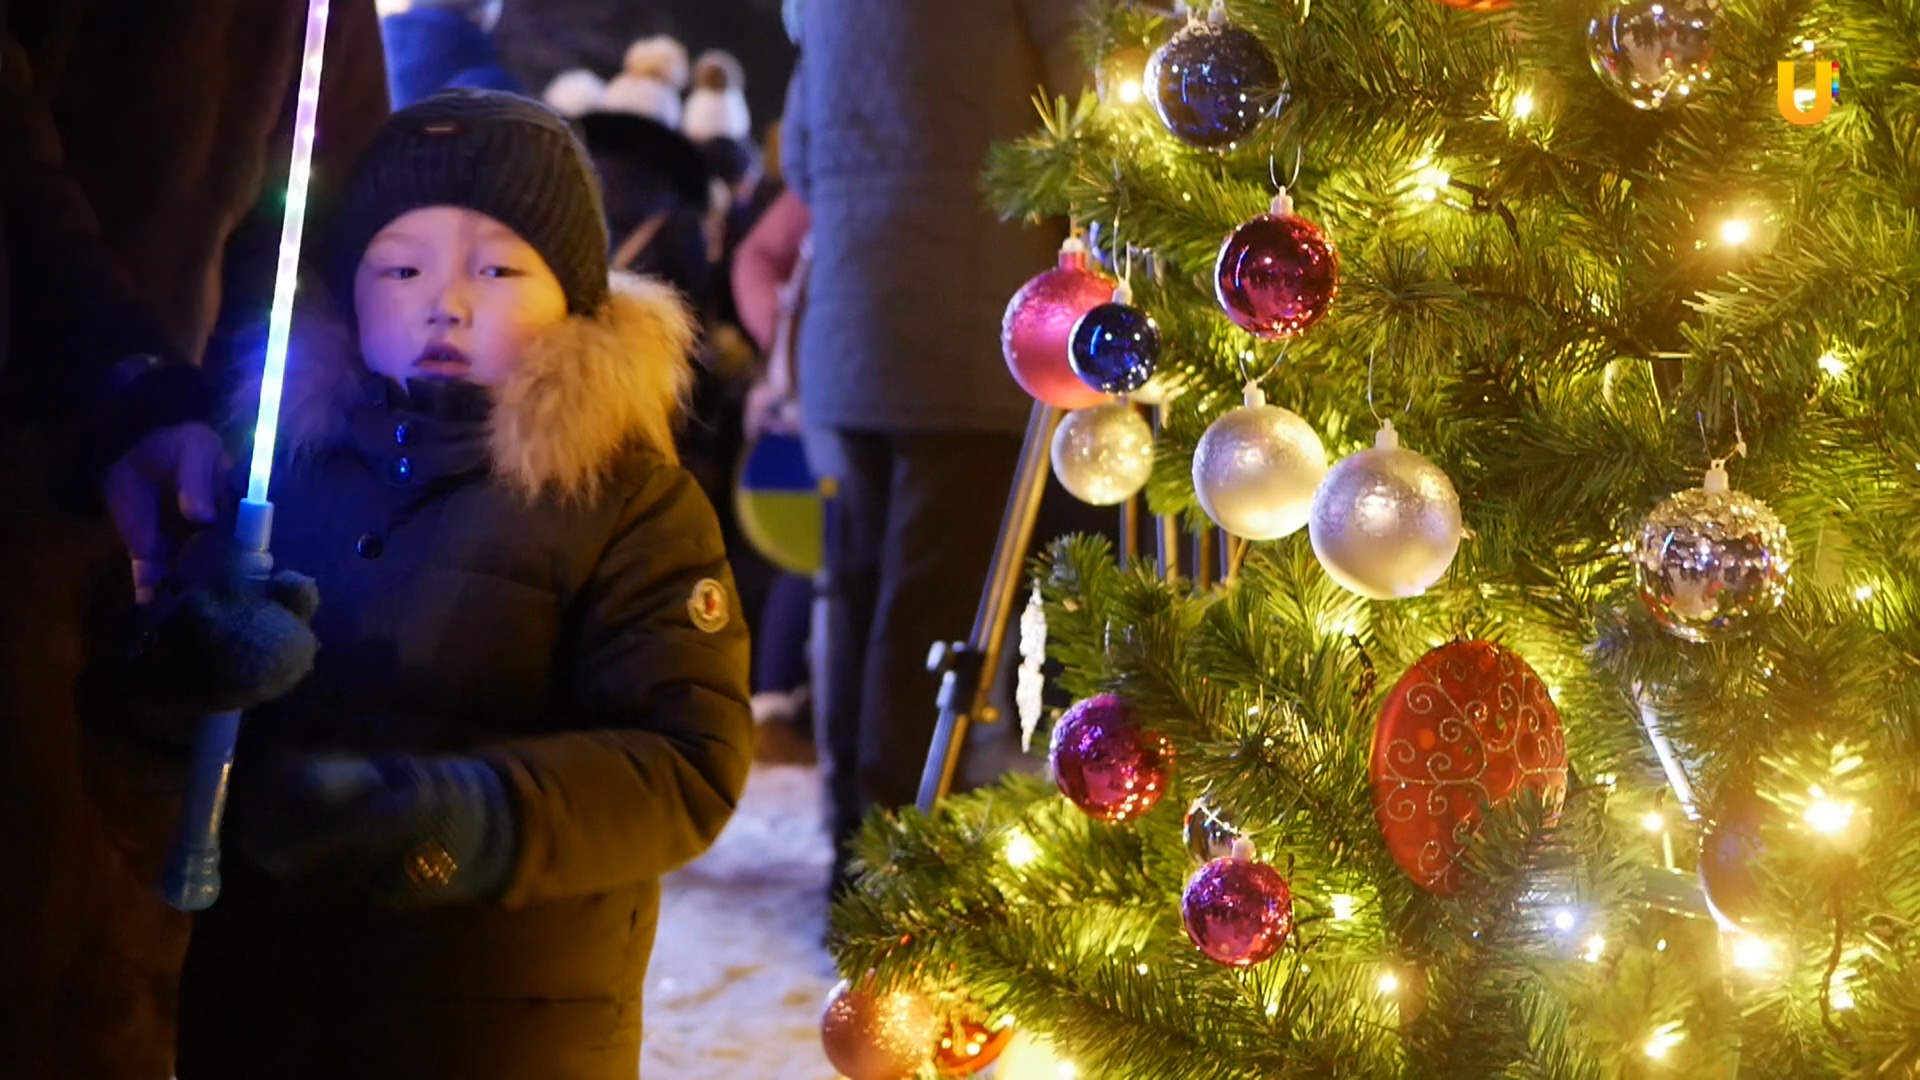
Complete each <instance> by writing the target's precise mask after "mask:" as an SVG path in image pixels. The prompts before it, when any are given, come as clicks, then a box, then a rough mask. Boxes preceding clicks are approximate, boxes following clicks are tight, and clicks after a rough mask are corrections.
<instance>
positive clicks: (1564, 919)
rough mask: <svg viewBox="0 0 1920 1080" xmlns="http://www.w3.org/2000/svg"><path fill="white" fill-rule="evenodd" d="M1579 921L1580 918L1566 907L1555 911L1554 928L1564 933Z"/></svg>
mask: <svg viewBox="0 0 1920 1080" xmlns="http://www.w3.org/2000/svg"><path fill="white" fill-rule="evenodd" d="M1578 921H1579V920H1578V919H1576V918H1574V915H1573V912H1571V911H1568V910H1567V909H1565V908H1561V909H1560V910H1559V911H1556V912H1554V913H1553V928H1554V929H1555V930H1558V931H1560V932H1561V933H1563V934H1564V933H1566V932H1567V931H1569V930H1571V929H1573V927H1574V924H1575V923H1576V922H1578Z"/></svg>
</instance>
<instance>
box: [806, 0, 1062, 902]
mask: <svg viewBox="0 0 1920 1080" xmlns="http://www.w3.org/2000/svg"><path fill="white" fill-rule="evenodd" d="M1078 7H1079V3H1078V0H975V2H972V3H912V4H903V3H899V2H898V0H805V3H804V5H802V10H801V11H799V12H798V15H799V18H798V19H797V20H795V21H797V23H798V26H799V30H800V35H799V36H800V46H801V60H800V68H799V70H798V72H797V73H796V75H795V77H794V81H793V83H792V85H791V87H790V88H789V91H788V108H787V114H786V118H785V142H784V145H783V152H784V155H785V168H786V172H787V176H788V178H789V181H790V182H791V183H792V184H793V186H794V187H795V189H796V190H797V191H798V193H799V195H800V197H801V198H802V199H804V200H805V201H806V203H807V205H808V206H809V207H810V208H811V210H812V212H813V245H814V260H813V269H812V272H811V275H810V277H809V279H808V286H807V311H806V315H805V317H804V318H803V319H802V320H801V326H800V338H799V346H798V350H797V351H798V371H799V384H800V393H801V397H802V399H803V402H804V414H805V426H806V434H807V443H808V453H809V456H810V457H812V458H814V459H815V460H814V466H815V471H816V472H817V473H819V474H821V475H826V476H832V477H833V478H834V479H835V480H837V482H838V484H837V486H838V497H837V499H836V500H835V504H834V505H835V510H834V513H833V517H832V520H831V523H830V527H829V530H828V535H829V541H828V546H827V555H826V562H827V574H828V578H829V581H830V590H831V596H832V598H833V599H834V600H835V602H836V606H837V608H838V612H837V625H836V630H835V633H834V634H833V635H832V637H833V644H832V648H831V650H830V653H831V658H830V660H829V663H830V665H831V667H830V674H829V677H828V679H827V684H828V693H827V700H825V701H824V702H823V703H822V711H821V716H822V720H821V725H822V727H823V729H824V730H823V732H822V735H823V739H822V741H823V743H824V744H825V748H826V751H827V758H828V761H827V764H828V775H829V790H830V792H831V795H832V800H833V812H834V819H835V822H834V823H835V829H836V838H837V840H839V841H840V843H839V844H838V845H837V850H839V851H840V852H841V855H840V859H839V860H838V861H837V862H836V866H837V867H838V868H840V869H839V872H837V873H836V878H835V882H836V887H838V886H839V885H840V884H842V883H843V882H844V878H845V874H844V859H845V854H844V851H845V844H844V842H845V841H846V839H847V838H848V837H849V836H850V835H851V834H852V833H853V832H854V831H855V829H856V828H857V827H858V825H859V822H860V819H861V818H862V817H863V816H864V814H865V813H866V812H867V811H868V810H870V809H872V808H874V807H895V806H901V805H906V804H909V803H911V802H913V800H914V796H915V794H916V792H917V789H918V786H919V778H920V772H921V768H922V765H923V764H924V762H925V760H926V755H927V747H928V743H929V741H930V739H931V737H932V732H933V727H934V722H935V720H936V719H937V712H936V710H935V707H934V694H935V692H936V690H937V689H938V687H937V685H936V683H935V680H934V677H933V676H932V675H930V674H929V673H928V672H927V670H926V667H925V665H926V657H927V650H928V647H929V646H930V645H931V644H932V643H933V642H935V641H942V640H956V639H959V638H961V637H964V636H965V634H966V632H967V629H968V627H969V626H970V624H971V622H972V618H973V614H974V609H975V607H976V606H977V604H978V602H979V590H980V587H981V585H982V583H983V581H984V578H985V575H986V571H987V567H988V564H989V562H990V560H991V558H992V554H993V547H994V541H995V538H996V535H997V531H998V526H999V521H1000V513H1001V508H1002V506H1003V505H1004V504H1005V501H1006V497H1007V490H1008V486H1009V485H1010V483H1011V482H1012V478H1013V473H1014V467H1015V464H1016V462H1017V461H1018V459H1019V454H1020V443H1021V435H1022V433H1023V432H1024V430H1025V427H1026V423H1027V418H1028V415H1029V412H1030V410H1031V408H1032V406H1033V401H1032V399H1031V398H1029V397H1027V395H1026V394H1025V393H1024V392H1023V391H1022V390H1021V389H1020V387H1019V386H1018V385H1016V384H1015V383H1014V381H1013V379H1012V378H1011V377H1010V376H1009V375H1008V374H1007V371H1006V367H1005V364H1004V362H1003V361H1002V359H1001V356H1000V346H999V333H1000V318H1001V314H1002V312H1003V311H1004V310H1005V308H1006V304H1007V298H1008V297H1010V296H1012V295H1013V293H1014V291H1015V290H1017V289H1018V288H1019V287H1020V285H1021V283H1022V282H1024V281H1025V280H1026V279H1027V278H1029V277H1031V276H1032V275H1033V274H1035V273H1037V272H1039V271H1041V270H1043V269H1045V268H1047V267H1048V266H1050V265H1052V264H1053V262H1054V259H1055V253H1056V252H1057V251H1058V249H1059V244H1060V240H1061V237H1062V235H1063V232H1062V231H1061V230H1058V229H1042V228H1035V227H1030V226H1023V225H1021V224H1019V223H1016V222H1003V221H1000V220H998V219H997V218H996V217H995V216H994V215H993V214H992V213H991V211H990V210H989V209H988V208H987V206H986V203H985V200H984V198H983V196H982V193H981V187H980V175H981V171H982V170H983V168H984V167H985V164H986V156H987V151H988V148H989V147H990V146H992V145H993V144H994V143H997V142H1002V141H1006V140H1010V139H1014V138H1017V137H1019V136H1020V135H1022V134H1024V133H1026V132H1027V131H1028V130H1029V129H1030V128H1031V127H1032V126H1033V124H1034V112H1033V106H1032V104H1031V101H1032V97H1033V95H1034V93H1035V92H1036V91H1037V90H1042V89H1044V91H1045V92H1046V93H1048V94H1056V93H1065V94H1072V93H1075V92H1077V90H1078V88H1079V87H1080V86H1081V85H1083V84H1084V83H1085V81H1086V78H1087V72H1086V66H1085V64H1084V63H1082V61H1081V60H1080V58H1079V56H1078V55H1077V53H1076V51H1075V48H1074V45H1073V41H1072V37H1073V33H1074V30H1075V26H1076V12H1077V10H1078Z"/></svg>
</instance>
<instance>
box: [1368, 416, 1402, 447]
mask: <svg viewBox="0 0 1920 1080" xmlns="http://www.w3.org/2000/svg"><path fill="white" fill-rule="evenodd" d="M1373 448H1374V449H1375V450H1398V449H1400V433H1399V432H1397V431H1395V430H1393V421H1392V420H1382V421H1380V433H1379V434H1378V435H1375V436H1374V437H1373Z"/></svg>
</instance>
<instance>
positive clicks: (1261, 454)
mask: <svg viewBox="0 0 1920 1080" xmlns="http://www.w3.org/2000/svg"><path fill="white" fill-rule="evenodd" d="M1326 475H1327V449H1326V447H1324V446H1322V445H1321V444H1320V436H1319V434H1318V433H1317V432H1315V431H1314V430H1313V426H1312V425H1310V424H1308V423H1307V422H1306V421H1305V420H1302V419H1301V418H1300V417H1299V416H1298V415H1297V414H1295V413H1293V412H1290V411H1289V410H1286V409H1282V408H1280V407H1279V406H1277V405H1269V404H1267V396H1266V395H1265V394H1264V393H1262V392H1261V391H1260V388H1259V387H1257V386H1249V387H1247V396H1246V404H1245V405H1242V406H1240V407H1239V408H1236V409H1232V410H1229V411H1228V412H1227V413H1226V414H1225V415H1223V416H1221V417H1220V418H1219V419H1218V420H1215V421H1214V422H1213V424H1212V426H1210V427H1208V428H1207V430H1206V433H1205V434H1203V435H1201V436H1200V444H1199V445H1198V446H1197V447H1195V448H1194V451H1193V489H1194V493H1195V494H1196V495H1198V496H1199V497H1200V508H1201V509H1203V510H1205V511H1206V512H1207V516H1208V517H1210V518H1212V519H1213V523H1214V524H1216V525H1218V526H1220V527H1221V528H1223V529H1225V530H1227V531H1228V532H1230V533H1232V534H1234V535H1235V536H1239V537H1244V538H1246V539H1248V540H1275V539H1278V538H1280V537H1282V536H1286V535H1288V534H1290V533H1295V532H1298V531H1299V530H1300V528H1301V527H1302V526H1304V525H1305V524H1306V523H1307V512H1308V510H1309V509H1310V508H1311V507H1312V505H1313V492H1314V489H1315V488H1318V487H1319V486H1320V479H1321V477H1324V476H1326Z"/></svg>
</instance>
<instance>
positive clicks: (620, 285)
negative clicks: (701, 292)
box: [233, 273, 695, 499]
mask: <svg viewBox="0 0 1920 1080" xmlns="http://www.w3.org/2000/svg"><path fill="white" fill-rule="evenodd" d="M612 286H613V291H612V295H611V296H610V297H609V299H608V301H607V303H606V304H605V305H603V306H602V307H601V309H600V311H599V312H598V313H596V314H594V315H591V316H585V315H576V316H572V317H570V318H568V319H567V320H566V321H565V322H563V323H560V324H559V325H557V326H555V327H554V328H552V329H551V330H548V331H547V332H545V333H543V334H541V335H540V336H539V337H538V338H536V339H535V340H534V342H533V343H532V345H530V346H529V348H528V350H527V355H526V357H525V358H524V359H523V361H522V362H521V364H520V367H519V369H518V370H516V371H515V372H514V373H513V375H512V376H510V377H509V378H508V380H507V381H506V382H505V383H503V384H502V385H500V386H499V387H497V388H496V389H495V390H494V392H493V394H492V399H493V408H492V411H491V413H490V414H489V417H488V420H487V444H488V459H489V461H490V462H491V464H492V469H493V474H494V476H495V478H496V479H498V480H499V481H500V482H502V483H503V484H505V485H507V486H508V487H510V488H512V489H513V490H514V491H516V492H518V493H519V494H521V495H522V496H524V497H526V498H528V499H533V498H537V497H539V496H540V495H543V494H548V493H553V494H558V495H560V496H561V497H563V498H576V497H577V498H591V497H592V496H593V495H594V493H595V492H596V491H597V490H598V489H599V485H600V482H601V481H602V480H603V479H605V477H606V474H607V471H608V470H609V469H610V468H611V467H612V466H613V464H614V462H615V460H616V459H617V458H618V457H619V455H620V454H621V453H622V452H623V451H626V450H629V449H632V448H635V447H642V448H645V449H648V450H651V451H654V452H655V453H658V454H659V455H661V456H662V457H664V458H666V459H667V460H668V461H675V462H677V461H678V456H677V454H676V453H675V450H674V442H673V433H674V427H675V424H676V422H677V421H678V419H679V417H680V415H681V413H682V411H683V410H684V408H685V405H686V401H687V395H688V393H689V391H690V389H691V387H692V385H693V370H692V367H691V364H690V362H689V359H688V357H689V353H690V351H691V349H692V346H693V342H694V336H695V328H694V322H693V318H692V316H691V314H690V313H689V312H688V311H687V308H686V305H685V303H683V302H682V301H681V299H680V297H679V294H677V293H676V292H674V290H673V288H672V287H671V286H669V285H666V284H664V283H662V282H659V281H655V280H653V279H650V278H645V277H640V276H637V275H633V274H623V273H615V274H613V275H612ZM366 377H367V369H366V366H365V365H364V364H363V363H362V362H361V359H360V350H359V344H358V341H357V339H356V336H355V334H354V331H353V329H352V327H351V326H349V325H348V324H347V323H346V322H345V321H344V320H342V319H339V318H337V317H331V316H327V315H324V314H321V313H318V312H305V313H302V314H301V315H300V316H298V317H297V318H296V320H295V335H294V340H293V345H292V347H291V348H290V349H289V350H288V358H287V374H286V385H285V389H284V391H283V393H282V397H281V406H280V436H279V445H278V447H277V451H278V453H277V455H276V456H277V457H278V458H280V459H281V460H283V461H289V462H297V461H299V460H301V459H303V458H308V457H311V456H313V455H315V454H317V453H319V452H321V451H324V450H327V449H329V448H331V447H334V446H338V445H340V444H342V443H343V442H345V441H346V439H347V437H348V433H349V430H350V425H349V422H348V421H349V418H350V416H351V414H352V412H353V410H354V409H355V408H356V407H357V406H359V405H361V404H362V403H363V402H364V401H365V400H366V398H365V394H364V392H363V390H362V387H363V385H364V381H365V379H366ZM259 400H260V385H259V381H258V379H255V380H252V381H251V382H250V383H249V384H247V385H244V386H242V387H240V389H239V391H238V392H237V393H236V394H235V395H234V398H233V415H234V417H235V418H236V419H240V421H241V422H242V423H245V424H249V425H250V424H251V422H252V419H253V416H254V413H255V410H256V409H257V407H258V403H259Z"/></svg>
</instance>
